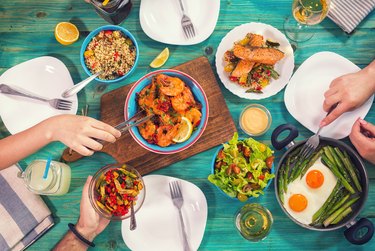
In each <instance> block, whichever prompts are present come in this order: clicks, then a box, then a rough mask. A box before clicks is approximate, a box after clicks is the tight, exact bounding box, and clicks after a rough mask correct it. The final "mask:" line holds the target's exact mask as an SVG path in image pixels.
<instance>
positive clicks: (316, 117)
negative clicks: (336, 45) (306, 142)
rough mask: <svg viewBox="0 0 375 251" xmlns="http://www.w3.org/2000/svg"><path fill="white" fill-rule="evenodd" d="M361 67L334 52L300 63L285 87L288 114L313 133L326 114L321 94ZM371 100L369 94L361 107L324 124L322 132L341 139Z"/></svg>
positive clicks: (368, 106)
mask: <svg viewBox="0 0 375 251" xmlns="http://www.w3.org/2000/svg"><path fill="white" fill-rule="evenodd" d="M359 70H360V68H359V67H358V66H356V65H355V64H353V63H352V62H350V61H349V60H348V59H346V58H344V57H342V56H340V55H338V54H336V53H333V52H327V51H325V52H318V53H316V54H314V55H312V56H311V57H309V58H308V59H306V61H305V62H303V63H302V64H301V66H300V67H299V68H298V70H297V71H296V72H295V73H294V75H293V76H292V78H291V79H290V82H289V84H288V85H287V87H286V89H285V95H284V101H285V105H286V108H287V109H288V111H289V113H290V114H291V115H292V116H293V117H294V118H295V119H296V120H297V121H299V122H300V123H301V124H302V125H303V126H305V127H306V128H307V129H309V130H310V131H312V132H314V133H315V132H316V131H317V130H318V129H319V123H320V121H321V120H322V119H323V118H324V117H325V116H326V114H327V113H326V112H325V111H324V110H323V102H324V93H325V92H326V91H327V90H328V88H329V85H330V84H331V82H332V80H334V79H335V78H337V77H340V76H342V75H344V74H348V73H353V72H357V71H359ZM373 100H374V96H372V97H371V98H370V99H369V100H367V101H366V102H365V103H364V104H363V105H362V106H361V107H359V108H357V109H355V110H353V111H351V112H347V113H345V114H343V115H341V116H340V117H339V118H338V119H336V120H335V121H334V122H333V123H331V124H330V125H328V126H326V127H324V128H323V129H322V131H321V133H320V134H321V135H322V136H325V137H330V138H334V139H342V138H344V137H346V136H348V135H349V134H350V131H351V128H352V126H353V124H354V122H355V120H356V119H357V118H358V117H361V118H364V117H365V116H366V114H367V113H368V111H369V110H370V107H371V105H372V102H373Z"/></svg>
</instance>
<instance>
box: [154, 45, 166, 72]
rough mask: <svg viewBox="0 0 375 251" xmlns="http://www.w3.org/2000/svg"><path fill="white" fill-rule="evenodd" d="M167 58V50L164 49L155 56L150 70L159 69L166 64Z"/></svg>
mask: <svg viewBox="0 0 375 251" xmlns="http://www.w3.org/2000/svg"><path fill="white" fill-rule="evenodd" d="M168 58H169V49H168V47H166V48H165V49H164V50H162V52H160V53H159V55H157V56H156V58H155V59H154V60H152V62H151V64H150V67H152V68H159V67H161V66H163V64H165V62H167V60H168Z"/></svg>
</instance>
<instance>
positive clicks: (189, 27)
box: [179, 0, 195, 38]
mask: <svg viewBox="0 0 375 251" xmlns="http://www.w3.org/2000/svg"><path fill="white" fill-rule="evenodd" d="M179 2H180V7H181V11H182V19H181V26H182V29H183V30H184V33H185V37H186V38H193V37H194V36H195V31H194V26H193V23H192V22H191V19H190V18H189V17H188V16H187V15H186V13H185V9H184V5H183V4H182V0H179Z"/></svg>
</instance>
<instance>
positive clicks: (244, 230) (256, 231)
mask: <svg viewBox="0 0 375 251" xmlns="http://www.w3.org/2000/svg"><path fill="white" fill-rule="evenodd" d="M272 223H273V218H272V214H271V213H270V211H269V210H268V209H267V208H265V207H263V206H262V205H260V204H257V203H251V204H246V205H244V206H243V207H242V208H241V209H240V210H239V211H238V212H237V214H236V218H235V224H236V227H237V229H238V231H239V232H240V233H241V235H242V236H243V237H244V238H245V239H247V240H249V241H254V242H256V241H261V240H263V239H265V238H266V237H267V235H268V234H269V233H270V231H271V226H272Z"/></svg>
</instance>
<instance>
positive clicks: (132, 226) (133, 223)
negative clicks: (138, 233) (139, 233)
mask: <svg viewBox="0 0 375 251" xmlns="http://www.w3.org/2000/svg"><path fill="white" fill-rule="evenodd" d="M136 228H137V222H136V220H135V213H134V206H133V202H132V203H131V205H130V230H132V231H133V230H134V229H136Z"/></svg>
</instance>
